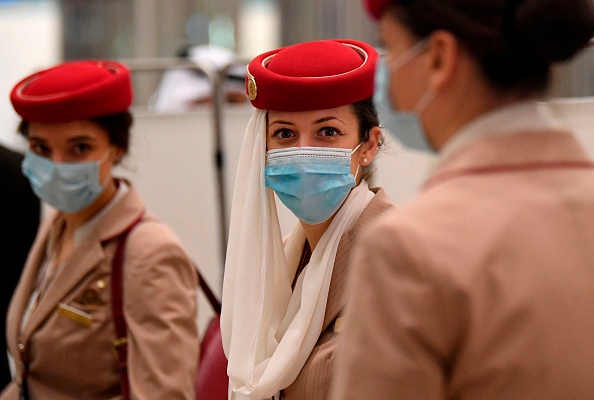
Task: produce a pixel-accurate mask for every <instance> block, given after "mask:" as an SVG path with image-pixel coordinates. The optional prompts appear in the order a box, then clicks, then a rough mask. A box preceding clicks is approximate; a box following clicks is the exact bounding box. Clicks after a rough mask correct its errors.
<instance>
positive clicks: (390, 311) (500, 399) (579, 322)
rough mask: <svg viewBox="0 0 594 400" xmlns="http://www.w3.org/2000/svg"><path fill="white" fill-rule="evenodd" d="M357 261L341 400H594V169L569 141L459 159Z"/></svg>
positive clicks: (473, 152)
mask: <svg viewBox="0 0 594 400" xmlns="http://www.w3.org/2000/svg"><path fill="white" fill-rule="evenodd" d="M354 253H355V254H354V257H353V259H354V268H353V276H352V278H353V279H352V280H351V281H350V282H352V286H351V287H349V291H348V293H349V303H348V305H347V312H346V317H345V324H344V325H345V326H344V332H343V335H342V338H341V343H340V345H341V347H340V351H339V352H338V354H339V360H337V364H338V366H337V368H338V371H337V378H336V381H335V385H334V387H333V389H334V396H332V399H334V400H346V399H357V400H359V399H398V400H428V399H435V400H437V399H457V400H470V399H473V400H478V399H480V400H530V399H534V400H548V399H551V400H552V399H555V400H565V399H580V400H585V399H594V169H593V165H592V161H591V160H590V159H589V158H588V156H587V155H586V154H585V152H584V150H583V149H582V148H581V146H580V145H579V144H578V142H577V141H576V139H575V138H574V137H573V136H572V135H570V134H569V133H568V132H562V131H541V132H532V133H527V132H525V133H522V132H517V133H515V134H508V135H503V136H491V137H487V138H483V139H480V141H477V142H475V143H474V144H471V145H468V146H467V147H466V148H464V149H460V150H459V151H458V152H457V153H455V154H452V155H451V156H450V157H449V158H447V159H444V160H443V163H442V164H441V165H440V166H439V167H438V169H437V170H436V171H435V173H434V174H433V175H432V177H431V178H430V179H429V181H428V182H427V184H426V185H425V188H424V190H423V192H422V193H421V195H420V196H419V197H418V198H417V199H415V201H413V202H411V203H409V205H408V206H405V207H403V208H401V209H400V210H399V212H398V213H390V214H389V215H386V216H384V217H382V219H381V220H379V221H378V222H377V223H376V224H374V226H373V227H372V228H371V229H370V230H368V231H366V233H365V234H364V235H363V239H362V240H361V242H360V246H359V247H357V249H356V250H355V252H354Z"/></svg>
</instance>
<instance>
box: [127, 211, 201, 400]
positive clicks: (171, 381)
mask: <svg viewBox="0 0 594 400" xmlns="http://www.w3.org/2000/svg"><path fill="white" fill-rule="evenodd" d="M124 287H125V291H126V292H125V294H124V302H125V317H126V322H127V324H128V340H129V342H128V375H129V379H130V393H131V398H132V399H142V400H146V399H155V400H157V399H158V400H163V399H167V400H178V399H179V400H182V399H183V400H188V399H195V389H194V380H195V376H196V369H197V364H198V351H199V350H198V333H197V327H196V317H197V304H196V303H197V299H196V294H197V279H196V272H195V269H194V267H193V265H192V264H191V263H190V261H189V259H188V256H187V255H186V253H185V252H184V250H183V249H182V248H181V246H180V245H179V242H178V241H177V239H176V238H175V236H174V235H173V233H172V232H171V231H170V230H169V229H168V228H167V227H165V226H163V225H161V224H158V223H154V222H145V223H142V224H141V225H139V226H138V227H137V228H136V229H135V230H134V231H133V232H132V234H131V236H130V239H129V241H128V249H127V252H126V265H125V279H124Z"/></svg>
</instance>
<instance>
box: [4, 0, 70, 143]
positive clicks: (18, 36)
mask: <svg viewBox="0 0 594 400" xmlns="http://www.w3.org/2000/svg"><path fill="white" fill-rule="evenodd" d="M60 36H61V33H60V16H59V10H58V6H57V5H56V3H55V2H54V1H51V0H47V1H38V2H31V3H29V2H25V3H16V4H6V5H0V38H2V39H1V40H0V142H2V143H4V144H6V145H8V146H9V147H13V148H22V147H23V146H24V142H23V141H22V140H21V139H20V138H19V137H17V135H16V134H15V129H16V127H17V124H18V121H19V119H18V116H17V115H16V113H15V112H14V110H13V109H12V105H11V104H10V100H9V94H10V90H11V89H12V87H13V86H14V84H15V83H17V82H18V81H19V80H20V79H22V78H24V77H25V76H26V75H28V74H30V73H32V72H34V71H36V70H38V69H42V68H45V67H48V66H50V65H53V64H55V63H57V62H59V61H60V60H59V59H60V57H61V54H62V51H61V47H60Z"/></svg>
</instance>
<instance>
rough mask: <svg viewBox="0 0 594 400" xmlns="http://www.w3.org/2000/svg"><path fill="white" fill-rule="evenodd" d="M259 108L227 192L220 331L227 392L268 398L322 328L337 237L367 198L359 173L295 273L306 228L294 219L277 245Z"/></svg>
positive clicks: (286, 381)
mask: <svg viewBox="0 0 594 400" xmlns="http://www.w3.org/2000/svg"><path fill="white" fill-rule="evenodd" d="M265 156H266V112H265V111H262V110H256V111H255V112H254V114H253V115H252V117H251V119H250V122H249V123H248V126H247V130H246V135H245V139H244V143H243V147H242V150H241V154H240V157H239V164H238V167H237V176H236V179H235V188H234V195H233V206H232V211H231V223H230V231H229V244H228V249H227V261H226V265H225V279H224V283H223V310H222V316H221V332H222V338H223V347H224V349H225V354H226V355H227V358H228V360H229V365H228V369H227V372H228V374H229V386H230V388H229V399H232V400H246V399H252V400H256V399H268V398H271V397H272V396H274V395H275V394H276V393H278V392H279V391H280V390H282V389H284V388H286V387H287V386H289V385H290V384H291V383H293V381H294V380H295V378H297V375H298V374H299V372H300V371H301V369H302V368H303V365H304V364H305V362H306V361H307V359H308V357H309V355H310V354H311V351H312V350H313V348H314V346H315V344H316V342H317V340H318V338H319V336H320V334H321V330H322V325H323V322H324V315H325V311H326V302H327V299H328V291H329V288H330V278H331V277H332V270H333V267H334V259H335V257H336V250H337V248H338V243H339V241H340V238H341V236H342V234H343V233H344V232H346V231H347V230H349V229H351V228H352V227H353V226H354V224H355V222H356V221H357V219H358V218H359V216H360V215H361V213H362V212H363V210H364V209H365V207H366V206H367V204H368V203H369V202H370V201H371V199H372V198H373V193H372V192H371V191H370V190H369V188H368V186H367V183H366V182H365V181H364V180H362V181H361V183H360V184H359V185H358V186H357V187H355V188H354V189H353V190H352V191H351V193H350V194H349V196H348V198H347V200H346V201H345V203H344V204H343V205H342V207H341V208H340V210H339V211H338V213H337V214H336V216H335V218H334V219H333V221H332V223H331V224H330V226H329V227H328V229H327V230H326V232H325V233H324V235H323V236H322V237H321V239H320V241H319V243H318V244H317V246H316V247H315V249H314V251H313V253H312V255H311V258H310V261H309V264H308V266H307V268H305V269H304V270H303V273H301V274H300V276H299V278H298V280H297V283H296V285H295V289H294V290H292V288H291V285H292V282H293V277H294V276H295V273H296V270H297V267H298V264H299V261H300V258H301V253H302V251H303V245H304V243H305V239H306V238H305V233H304V232H303V228H302V227H301V224H300V223H298V224H297V226H296V227H295V230H294V231H293V233H292V234H291V237H290V239H289V241H288V242H287V244H286V247H285V248H284V249H283V243H282V235H281V230H280V225H279V222H278V215H277V211H276V204H275V200H274V192H273V191H272V190H271V189H268V188H266V187H265V184H264V167H265Z"/></svg>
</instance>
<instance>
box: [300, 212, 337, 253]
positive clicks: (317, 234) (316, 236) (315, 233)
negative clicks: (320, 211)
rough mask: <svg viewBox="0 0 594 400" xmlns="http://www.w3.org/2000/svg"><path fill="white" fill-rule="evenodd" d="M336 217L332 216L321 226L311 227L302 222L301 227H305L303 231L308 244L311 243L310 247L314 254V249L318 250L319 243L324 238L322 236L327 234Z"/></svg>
mask: <svg viewBox="0 0 594 400" xmlns="http://www.w3.org/2000/svg"><path fill="white" fill-rule="evenodd" d="M333 219H334V216H332V217H331V218H330V219H328V220H327V221H324V222H322V223H321V224H316V225H309V224H306V223H305V222H301V226H302V227H303V231H304V232H305V237H306V238H307V242H308V243H309V247H310V248H311V251H312V253H313V251H314V249H315V248H316V246H317V244H318V242H319V241H320V239H321V238H322V235H324V233H325V232H326V230H327V229H328V227H329V226H330V224H331V223H332V220H333Z"/></svg>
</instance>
